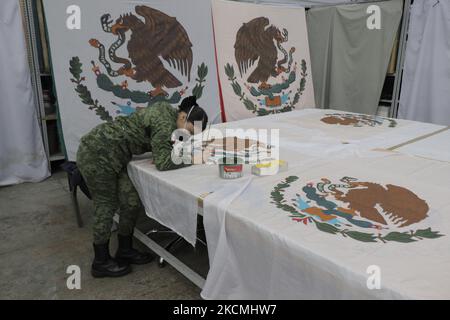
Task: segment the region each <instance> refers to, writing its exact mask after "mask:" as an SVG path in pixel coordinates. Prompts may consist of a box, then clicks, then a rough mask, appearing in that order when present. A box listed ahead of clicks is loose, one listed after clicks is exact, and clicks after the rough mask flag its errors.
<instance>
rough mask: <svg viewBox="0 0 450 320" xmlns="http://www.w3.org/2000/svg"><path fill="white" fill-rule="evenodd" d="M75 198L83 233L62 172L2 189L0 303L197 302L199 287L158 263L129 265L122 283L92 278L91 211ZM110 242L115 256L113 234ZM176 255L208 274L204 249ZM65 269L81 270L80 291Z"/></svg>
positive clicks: (144, 221)
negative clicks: (130, 269) (71, 286)
mask: <svg viewBox="0 0 450 320" xmlns="http://www.w3.org/2000/svg"><path fill="white" fill-rule="evenodd" d="M78 198H79V202H80V208H81V212H82V216H83V220H84V222H85V226H84V227H83V228H81V229H80V228H78V227H77V225H76V220H75V215H74V213H73V209H72V204H71V200H70V194H69V191H68V186H67V180H66V176H65V174H64V173H62V172H59V173H56V174H54V175H53V176H52V177H51V178H49V179H47V180H46V181H44V182H41V183H37V184H31V183H26V184H20V185H17V186H11V187H4V188H0V299H200V295H199V293H200V289H199V288H197V287H196V286H195V285H194V284H192V283H191V282H190V281H189V280H187V279H186V278H185V277H184V276H183V275H181V274H180V273H178V272H177V271H176V270H175V269H173V268H172V267H171V266H169V265H167V266H166V267H165V268H159V267H158V265H157V263H156V262H152V263H151V264H148V265H144V266H133V272H132V273H131V274H129V275H127V276H125V277H122V278H115V279H112V278H107V279H106V278H104V279H94V278H93V277H92V276H91V275H90V264H91V261H92V258H93V252H92V244H91V241H92V236H91V220H92V219H91V217H92V211H93V206H92V202H91V201H89V200H88V199H87V198H86V197H85V196H84V195H83V194H81V193H80V194H79V197H78ZM149 221H150V220H149V219H148V218H146V217H144V216H143V217H142V218H141V219H140V222H139V224H138V227H139V228H140V229H142V228H141V227H140V226H143V225H146V226H147V227H148V226H149V224H152V223H151V222H149ZM143 230H145V229H143ZM163 240H164V239H163ZM111 241H112V243H111V253H114V252H115V248H116V236H115V234H114V235H113V237H112V240H111ZM139 245H140V244H138V246H139ZM140 249H143V247H142V246H140ZM144 249H146V248H144ZM177 250H178V251H179V252H181V255H182V256H183V255H184V256H185V257H184V258H187V259H190V261H193V266H194V267H195V266H197V268H198V269H197V270H199V271H201V273H202V274H203V275H204V274H206V270H207V266H206V265H207V255H206V251H205V250H204V249H202V248H200V249H197V250H196V251H195V252H194V250H193V249H192V248H189V246H187V245H181V247H180V248H178V249H177ZM186 252H187V253H186ZM180 259H181V258H180ZM69 265H78V266H80V268H81V290H69V289H68V288H67V286H66V279H67V277H68V274H66V268H67V267H68V266H69ZM205 266H206V267H205Z"/></svg>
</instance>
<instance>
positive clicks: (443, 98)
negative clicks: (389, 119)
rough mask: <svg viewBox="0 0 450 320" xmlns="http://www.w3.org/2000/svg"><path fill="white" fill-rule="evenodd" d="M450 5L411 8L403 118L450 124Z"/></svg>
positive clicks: (427, 2) (431, 1) (430, 1)
mask: <svg viewBox="0 0 450 320" xmlns="http://www.w3.org/2000/svg"><path fill="white" fill-rule="evenodd" d="M449 34H450V2H448V1H437V0H424V1H415V2H414V4H413V5H412V9H411V18H410V23H409V34H408V43H407V46H406V58H405V67H404V73H403V84H402V91H401V97H400V107H399V117H400V118H403V119H410V120H416V121H425V122H432V123H436V124H443V125H450V105H449V101H450V76H449V75H450V40H449V36H448V35H449Z"/></svg>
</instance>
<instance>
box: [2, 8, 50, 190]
mask: <svg viewBox="0 0 450 320" xmlns="http://www.w3.org/2000/svg"><path fill="white" fill-rule="evenodd" d="M0 42H1V43H2V45H1V46H0V70H2V72H1V73H0V186H5V185H10V184H16V183H20V182H26V181H32V182H35V181H40V180H42V179H45V178H46V177H48V176H49V171H48V163H47V158H46V154H45V151H44V146H43V143H42V136H41V131H40V129H39V124H38V120H37V116H36V109H35V101H34V97H33V91H32V87H31V79H30V69H29V66H28V64H27V51H26V46H25V40H24V31H23V24H22V18H21V13H20V7H19V1H18V0H2V1H1V2H0Z"/></svg>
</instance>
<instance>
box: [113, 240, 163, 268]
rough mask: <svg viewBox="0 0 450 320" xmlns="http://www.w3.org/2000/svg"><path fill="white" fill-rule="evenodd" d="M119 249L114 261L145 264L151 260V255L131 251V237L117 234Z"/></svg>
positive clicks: (134, 250)
mask: <svg viewBox="0 0 450 320" xmlns="http://www.w3.org/2000/svg"><path fill="white" fill-rule="evenodd" d="M117 238H118V239H119V247H118V248H117V252H116V259H117V260H119V261H124V262H127V263H130V264H147V263H149V262H151V261H152V260H153V258H154V257H153V255H152V254H150V253H147V252H140V251H138V250H136V249H133V235H130V236H123V235H120V234H118V235H117Z"/></svg>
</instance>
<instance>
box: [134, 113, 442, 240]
mask: <svg viewBox="0 0 450 320" xmlns="http://www.w3.org/2000/svg"><path fill="white" fill-rule="evenodd" d="M328 113H333V114H334V113H337V111H334V110H320V109H304V110H299V111H293V112H291V113H289V114H288V113H285V114H278V115H270V116H266V117H258V118H252V119H246V120H241V121H235V122H230V123H222V124H217V125H213V126H212V127H211V128H212V129H218V130H220V131H221V132H223V133H224V135H226V133H227V129H238V128H240V129H243V131H242V132H241V133H240V134H237V133H238V132H236V136H238V137H241V138H245V130H246V129H280V144H279V156H280V159H282V160H285V161H287V162H288V166H289V168H296V167H303V166H305V165H308V164H311V163H320V162H321V161H334V160H335V159H349V158H352V157H361V156H364V157H370V158H371V157H378V156H380V155H379V154H378V153H367V151H368V150H370V149H374V148H389V147H392V146H395V145H397V144H400V143H403V142H406V141H409V140H411V139H414V138H417V137H419V136H422V135H424V134H428V133H431V132H435V131H437V130H439V129H441V128H442V127H441V126H437V125H432V124H425V123H419V122H413V121H406V120H399V121H398V124H397V126H396V127H394V128H390V127H388V123H389V122H386V123H383V125H381V126H377V127H371V126H366V127H349V126H340V125H329V124H325V123H323V122H322V121H320V119H322V118H323V117H324V116H325V115H326V114H328ZM211 132H212V131H211ZM203 135H204V137H205V139H206V138H207V137H208V130H205V132H203ZM209 138H210V137H209ZM260 140H261V141H263V142H266V141H268V140H267V139H266V137H265V136H260ZM343 142H345V143H343ZM382 155H384V153H382ZM330 159H332V160H330ZM244 173H245V176H244V178H243V179H239V180H236V181H227V180H223V179H220V178H219V170H218V167H217V165H194V166H191V167H188V168H183V169H179V170H175V171H166V172H160V171H157V170H156V168H155V166H154V165H153V164H151V160H139V161H133V162H131V163H130V165H129V166H128V174H129V176H130V178H131V180H132V181H133V183H134V185H135V186H136V189H137V190H138V192H139V195H140V198H141V200H142V202H143V203H144V206H145V208H146V212H147V215H148V216H149V217H151V218H154V219H155V220H157V221H158V222H160V223H161V224H163V225H165V226H166V227H169V228H171V229H173V230H174V231H176V232H177V233H178V234H180V235H181V236H183V237H184V238H185V239H186V240H187V241H188V242H189V243H191V244H192V245H194V244H195V239H196V230H197V213H198V207H197V198H198V197H200V196H201V195H203V194H205V193H210V192H213V194H211V195H209V196H208V197H207V198H206V199H205V206H208V205H209V204H208V203H209V201H210V200H209V199H210V198H211V199H216V200H217V199H223V201H226V200H225V199H228V198H229V197H230V196H231V195H232V194H233V193H234V191H236V190H237V189H238V188H239V187H240V186H241V184H242V181H244V180H245V179H246V178H247V177H249V176H250V175H251V173H250V166H246V167H245V172H244ZM216 200H215V201H216ZM217 201H218V200H217ZM215 203H216V204H217V203H218V202H215ZM221 203H222V204H224V203H225V202H221ZM209 218H210V217H208V218H207V219H209ZM218 221H221V220H218ZM212 224H213V223H211V224H210V225H212Z"/></svg>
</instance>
